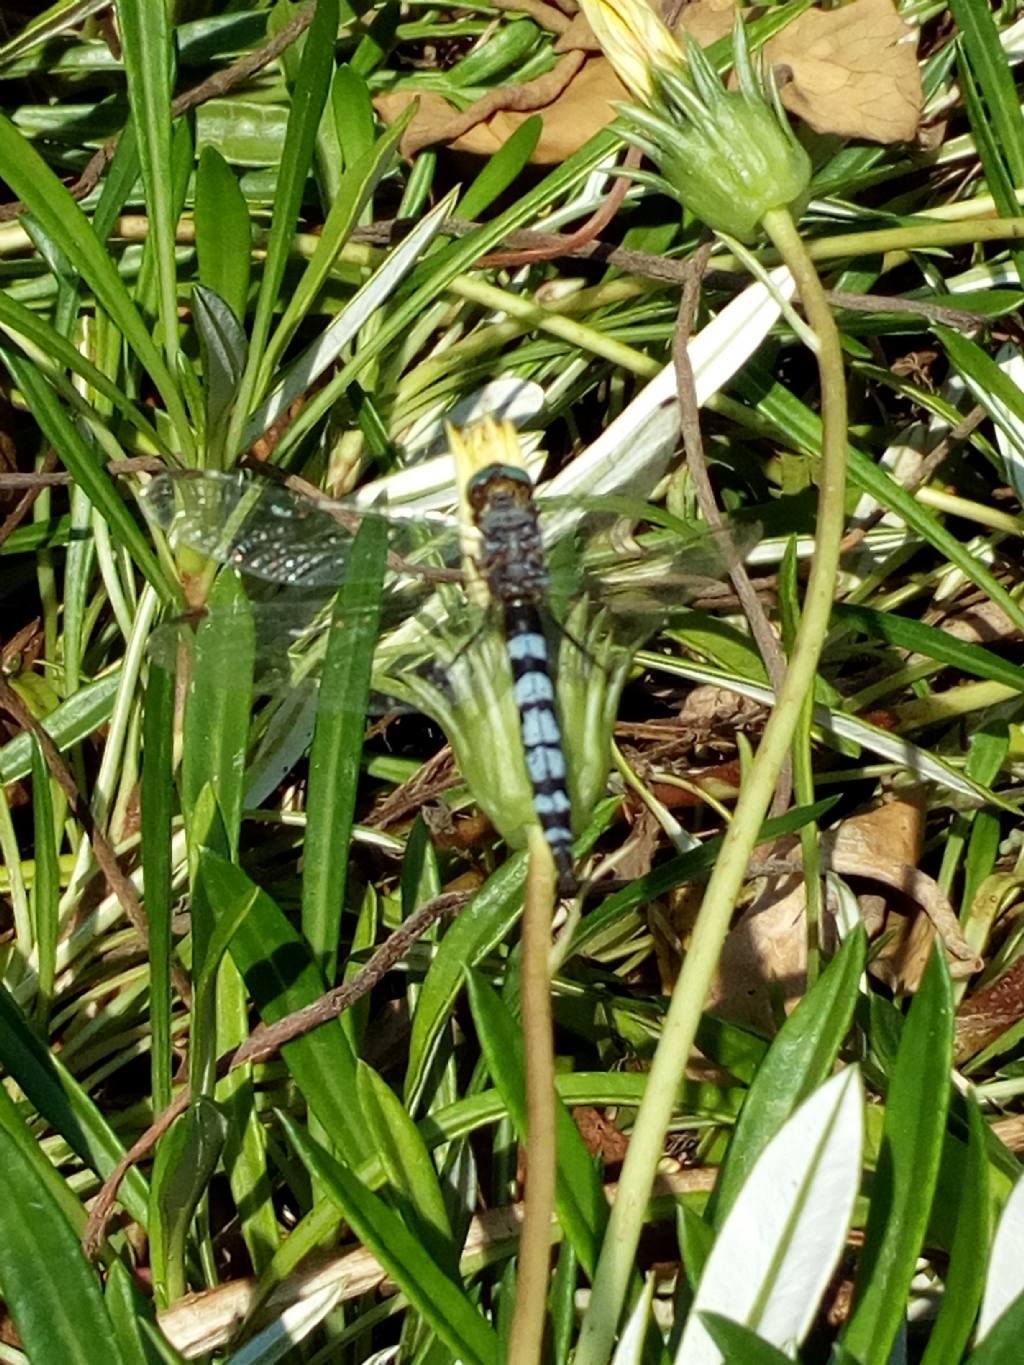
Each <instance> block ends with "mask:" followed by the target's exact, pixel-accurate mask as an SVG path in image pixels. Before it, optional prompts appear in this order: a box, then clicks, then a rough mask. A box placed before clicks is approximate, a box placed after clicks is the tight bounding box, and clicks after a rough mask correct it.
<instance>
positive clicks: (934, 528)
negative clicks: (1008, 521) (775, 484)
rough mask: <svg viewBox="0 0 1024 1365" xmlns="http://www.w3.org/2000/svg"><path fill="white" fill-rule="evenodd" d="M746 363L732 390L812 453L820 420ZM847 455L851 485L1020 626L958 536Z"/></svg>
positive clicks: (859, 456)
mask: <svg viewBox="0 0 1024 1365" xmlns="http://www.w3.org/2000/svg"><path fill="white" fill-rule="evenodd" d="M750 368H751V373H748V375H744V376H742V377H737V378H736V380H735V381H734V383H735V387H736V389H737V391H738V392H740V393H742V394H744V395H745V396H746V397H747V398H749V399H750V401H751V402H752V403H753V404H754V405H755V406H756V408H757V412H758V415H759V416H761V417H765V418H767V419H768V420H769V421H770V422H771V423H772V424H773V426H775V427H776V428H777V430H778V431H779V433H780V435H781V437H782V439H783V440H784V441H786V442H787V443H789V444H795V445H796V446H797V447H798V448H799V449H803V450H805V451H807V452H808V453H810V454H811V455H812V456H814V457H815V458H816V457H817V452H818V451H819V449H820V440H821V423H820V422H819V420H818V418H817V416H816V415H815V414H814V413H812V412H811V411H810V409H809V408H808V407H807V406H806V405H805V404H803V403H801V402H800V400H799V399H798V398H796V396H795V395H794V394H792V393H791V392H790V391H789V390H788V389H787V388H786V387H785V386H784V385H783V384H778V383H776V382H775V381H774V380H772V379H769V378H767V377H766V376H765V375H764V374H763V373H762V374H759V375H757V376H756V378H755V377H753V374H752V372H753V371H754V370H755V369H756V367H754V366H751V367H750ZM717 406H720V407H721V408H722V410H723V411H726V410H727V411H728V412H729V413H730V414H731V415H734V416H736V418H737V419H738V420H739V421H741V422H742V421H743V420H744V418H745V417H746V418H749V413H747V412H746V410H745V409H741V408H739V406H738V405H735V404H731V403H728V402H725V403H718V404H717ZM848 458H849V474H850V483H851V484H852V485H853V486H854V487H855V488H858V489H860V491H861V492H863V493H868V494H870V495H871V497H873V498H874V499H876V501H878V502H880V503H881V504H882V506H883V507H886V508H888V509H889V511H891V512H895V513H896V514H897V516H900V517H902V518H903V520H904V521H905V522H906V523H907V525H908V526H909V527H911V529H912V530H914V531H916V532H917V533H918V535H920V536H921V537H922V538H923V539H924V540H925V541H927V543H928V544H929V545H931V546H932V547H933V549H935V550H937V551H938V552H939V553H940V554H941V555H943V556H945V558H946V559H948V560H949V561H950V562H951V563H953V564H955V565H956V567H957V568H958V569H961V570H962V571H963V572H964V573H965V574H966V575H967V577H968V578H969V579H970V581H971V582H972V583H974V584H975V586H976V587H978V588H980V589H981V590H982V592H984V593H987V594H988V596H989V597H990V598H991V599H992V601H993V602H995V603H997V604H998V605H999V606H1000V607H1002V609H1003V610H1004V611H1005V612H1006V614H1007V615H1008V616H1009V617H1010V619H1011V620H1012V621H1014V623H1015V624H1016V625H1017V626H1018V627H1019V628H1020V629H1022V630H1024V610H1022V609H1021V607H1020V605H1019V604H1018V603H1017V602H1016V601H1015V599H1014V598H1013V597H1012V596H1011V595H1010V594H1009V593H1008V592H1007V591H1006V589H1005V588H1004V587H1003V585H1002V584H1001V583H1000V582H999V580H998V579H997V578H996V577H995V575H994V574H993V573H991V572H990V571H989V570H988V569H987V568H986V567H985V566H984V565H983V564H982V563H980V561H979V560H978V558H977V556H976V555H973V554H971V552H970V551H969V550H968V549H967V547H966V546H965V545H964V544H963V542H962V541H961V540H959V539H958V538H957V537H956V536H955V535H953V533H952V532H950V531H948V530H947V529H946V527H945V526H943V525H942V523H941V522H940V521H939V520H938V518H937V517H936V516H935V515H934V514H933V513H932V512H930V511H929V510H928V508H927V507H924V506H923V505H922V504H921V503H920V502H918V501H917V499H916V498H915V497H914V495H913V494H912V493H908V492H907V490H906V489H905V488H904V487H903V486H902V485H901V484H899V483H898V482H897V481H896V480H895V479H894V478H892V476H891V475H890V474H888V473H887V472H886V470H884V469H881V468H880V467H879V466H878V465H876V464H875V462H874V461H873V460H872V459H869V457H868V456H867V455H865V454H864V452H863V451H862V450H858V449H857V448H856V447H855V446H850V448H849V452H848Z"/></svg>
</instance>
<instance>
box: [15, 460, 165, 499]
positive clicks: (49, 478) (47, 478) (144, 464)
mask: <svg viewBox="0 0 1024 1365" xmlns="http://www.w3.org/2000/svg"><path fill="white" fill-rule="evenodd" d="M105 468H106V471H107V473H108V474H110V475H112V476H114V477H116V478H123V477H124V476H125V475H126V474H159V473H161V472H162V471H163V470H165V469H166V468H167V465H166V463H165V462H164V461H163V460H159V459H157V457H156V456H155V455H135V456H133V457H132V458H131V459H130V460H108V461H107V463H106V466H105ZM73 483H75V476H74V474H69V473H68V472H67V470H61V469H56V470H49V469H45V470H36V471H34V472H30V473H25V474H21V473H16V474H0V493H2V492H3V491H4V490H5V489H7V488H32V489H36V490H38V491H41V490H42V489H44V488H60V487H63V486H65V485H68V484H73Z"/></svg>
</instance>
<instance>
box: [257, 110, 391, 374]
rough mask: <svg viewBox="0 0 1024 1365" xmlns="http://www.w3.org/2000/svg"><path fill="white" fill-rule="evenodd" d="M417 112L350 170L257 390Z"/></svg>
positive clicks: (275, 338) (270, 347) (275, 337)
mask: <svg viewBox="0 0 1024 1365" xmlns="http://www.w3.org/2000/svg"><path fill="white" fill-rule="evenodd" d="M413 112H414V111H413V110H412V109H410V110H408V111H407V113H406V114H405V115H403V117H402V118H400V119H398V120H397V121H396V122H395V123H394V124H392V126H391V127H390V128H389V129H388V130H387V132H386V133H385V134H384V136H383V137H382V138H380V139H379V141H377V142H376V143H374V144H373V145H371V147H370V148H369V150H368V151H367V152H366V153H365V155H363V156H362V157H361V158H360V159H359V160H358V161H357V162H356V163H355V164H354V165H352V166H351V167H350V168H349V169H348V170H346V171H345V174H344V176H343V177H342V181H341V184H340V186H339V187H338V193H337V196H336V197H335V200H334V203H333V204H332V205H331V208H330V212H329V213H328V215H327V218H326V221H325V222H324V225H323V229H322V231H321V233H320V238H319V241H318V242H317V245H316V249H315V251H314V252H313V255H312V256H311V257H310V259H309V262H308V264H307V266H306V268H305V270H304V271H303V272H302V277H301V278H300V280H299V282H298V284H297V285H296V287H295V289H294V291H293V293H292V295H291V297H290V298H289V300H288V302H287V303H286V304H285V307H284V311H283V313H282V314H281V321H280V322H279V323H278V325H277V327H276V329H275V331H274V334H273V336H272V337H271V338H270V340H269V342H268V343H267V349H266V353H265V354H264V357H263V363H262V365H261V368H260V375H259V379H258V381H257V389H258V391H259V392H260V393H263V392H265V390H266V389H267V387H268V386H269V384H270V382H271V379H272V377H273V373H274V370H275V368H276V367H277V364H278V362H279V361H280V359H281V357H282V356H283V355H284V352H285V349H286V347H287V345H288V343H289V341H290V340H291V339H292V337H293V336H294V334H295V331H296V329H297V328H298V327H299V325H300V324H301V323H302V321H303V319H304V318H305V316H306V314H307V313H308V312H309V309H310V308H311V306H312V304H313V302H314V300H315V299H316V296H317V295H318V294H319V292H320V290H321V289H322V288H323V286H324V284H325V282H326V281H327V279H328V277H329V275H330V272H331V270H332V268H333V266H334V264H335V262H336V261H337V257H338V253H339V252H340V251H341V248H342V247H343V246H344V245H345V243H346V241H348V237H349V234H350V233H351V231H352V229H353V228H354V227H355V226H356V224H357V223H358V221H359V218H360V216H361V214H362V212H363V209H364V208H365V207H366V205H367V204H368V203H369V201H370V199H371V198H372V196H373V193H374V191H375V190H376V188H377V186H378V185H379V184H380V182H381V180H382V179H383V178H384V176H385V175H386V174H387V171H388V170H389V169H390V166H391V163H392V161H393V160H394V156H395V152H396V151H397V149H398V144H399V142H400V141H401V138H402V134H403V133H404V132H405V130H406V128H407V127H408V125H409V122H410V120H411V117H412V114H413Z"/></svg>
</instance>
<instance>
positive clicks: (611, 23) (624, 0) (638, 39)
mask: <svg viewBox="0 0 1024 1365" xmlns="http://www.w3.org/2000/svg"><path fill="white" fill-rule="evenodd" d="M580 6H581V8H582V10H583V13H584V14H585V15H586V17H587V21H588V23H589V24H590V27H591V28H592V29H593V30H594V36H595V37H596V38H597V41H598V42H599V43H600V44H601V47H602V49H603V50H604V54H605V56H606V57H607V58H608V60H609V61H610V62H611V64H612V66H613V67H614V68H615V73H616V75H617V76H618V78H619V80H620V81H622V83H623V85H625V86H626V88H627V89H628V90H630V91H631V92H632V94H634V95H635V96H636V97H637V98H638V99H646V98H647V97H648V96H649V95H650V93H651V89H652V82H651V68H652V67H659V66H660V67H674V66H681V65H684V64H685V58H684V56H683V51H682V48H681V47H680V46H679V43H678V42H677V41H676V39H675V37H674V35H673V34H672V32H671V30H670V29H669V28H667V27H666V25H665V24H664V23H663V22H662V21H661V19H660V18H659V17H658V15H657V14H656V13H655V12H654V10H653V9H652V8H651V6H650V5H648V4H647V3H646V0H580Z"/></svg>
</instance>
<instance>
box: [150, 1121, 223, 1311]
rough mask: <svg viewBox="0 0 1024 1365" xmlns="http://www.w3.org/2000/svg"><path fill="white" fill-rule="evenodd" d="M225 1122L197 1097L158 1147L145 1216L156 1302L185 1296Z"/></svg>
mask: <svg viewBox="0 0 1024 1365" xmlns="http://www.w3.org/2000/svg"><path fill="white" fill-rule="evenodd" d="M226 1134H227V1123H226V1121H225V1118H224V1115H223V1114H222V1113H221V1111H220V1108H219V1106H218V1105H217V1104H215V1103H214V1101H213V1100H211V1099H209V1098H208V1097H207V1096H205V1095H200V1096H199V1097H198V1099H195V1100H193V1102H192V1103H191V1104H190V1105H189V1107H188V1109H187V1110H186V1111H185V1113H184V1114H181V1115H179V1117H178V1118H176V1119H175V1121H174V1123H173V1124H172V1125H171V1127H170V1129H169V1130H168V1132H166V1133H165V1134H164V1135H163V1137H162V1138H161V1139H160V1141H159V1143H158V1144H157V1149H156V1157H155V1160H154V1162H153V1179H152V1192H151V1195H150V1212H149V1248H150V1258H151V1261H152V1265H153V1283H154V1286H155V1288H156V1295H157V1300H158V1302H159V1303H160V1304H161V1305H162V1306H163V1307H166V1306H167V1304H169V1303H173V1302H174V1300H175V1299H179V1298H181V1296H182V1294H184V1293H185V1290H186V1287H187V1283H186V1278H185V1250H186V1243H187V1240H188V1230H189V1228H190V1226H191V1224H192V1219H193V1217H194V1215H195V1212H196V1209H197V1207H198V1206H199V1201H200V1200H201V1199H202V1198H203V1197H204V1195H205V1194H206V1193H207V1189H208V1186H209V1183H210V1179H211V1177H212V1176H213V1173H214V1171H215V1170H216V1168H217V1162H218V1160H219V1159H220V1154H221V1151H222V1149H223V1146H224V1139H225V1136H226Z"/></svg>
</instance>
